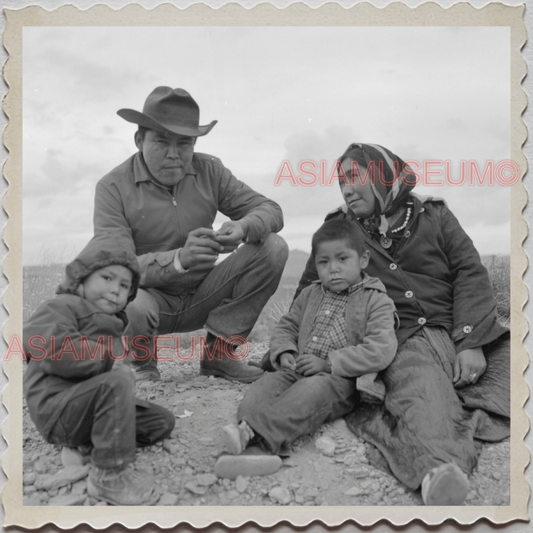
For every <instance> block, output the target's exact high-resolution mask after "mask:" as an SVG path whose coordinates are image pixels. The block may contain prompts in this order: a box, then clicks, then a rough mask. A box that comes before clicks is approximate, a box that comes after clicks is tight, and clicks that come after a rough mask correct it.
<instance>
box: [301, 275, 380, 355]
mask: <svg viewBox="0 0 533 533" xmlns="http://www.w3.org/2000/svg"><path fill="white" fill-rule="evenodd" d="M368 279H369V277H368V275H367V274H366V272H365V273H363V279H362V280H361V281H360V282H359V283H356V284H355V285H352V286H351V287H348V288H347V289H345V290H343V291H341V292H339V293H337V292H332V291H330V290H328V289H325V288H324V287H322V290H323V291H324V300H323V301H322V303H321V304H320V307H319V309H318V312H317V314H316V317H315V321H314V323H313V329H312V330H311V334H310V336H309V340H308V341H307V344H306V346H305V350H304V353H307V354H310V355H316V356H317V357H320V358H321V359H326V360H327V359H328V356H329V353H330V352H331V351H333V350H338V349H340V348H345V347H346V346H348V336H347V334H346V318H345V311H346V304H347V303H348V295H350V294H351V293H352V292H354V291H356V290H357V289H359V288H360V287H361V286H362V285H363V284H364V283H366V282H367V281H368Z"/></svg>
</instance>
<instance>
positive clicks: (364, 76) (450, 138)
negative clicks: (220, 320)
mask: <svg viewBox="0 0 533 533" xmlns="http://www.w3.org/2000/svg"><path fill="white" fill-rule="evenodd" d="M23 46H24V48H23V261H24V264H27V265H28V264H42V263H47V262H67V261H70V260H71V259H73V258H74V257H75V255H76V254H77V253H78V252H79V251H81V249H82V248H83V247H84V246H85V244H86V243H87V242H88V241H89V239H90V238H91V236H92V231H93V229H92V213H93V203H94V189H95V186H96V183H97V182H98V180H99V179H100V178H101V177H103V176H104V175H105V174H107V173H108V172H109V171H110V170H112V169H113V168H114V167H115V166H117V165H119V164H120V163H122V162H123V161H124V160H125V159H127V158H128V157H129V156H130V155H132V154H133V153H135V150H136V148H135V145H134V142H133V136H134V133H135V129H136V127H135V125H133V124H130V123H128V122H126V121H124V120H123V119H121V118H120V117H119V116H118V115H117V114H116V112H117V110H119V109H121V108H131V109H136V110H142V107H143V104H144V101H145V99H146V97H147V96H148V94H149V93H150V92H151V91H152V90H153V89H154V88H155V87H157V86H159V85H166V86H171V87H182V88H184V89H186V90H187V91H189V92H190V93H191V94H192V96H193V97H194V99H195V100H196V101H197V103H198V104H199V106H200V123H201V124H208V123H210V122H211V121H212V120H218V123H217V125H216V126H215V127H214V128H213V130H212V131H211V132H210V133H209V134H208V135H207V136H205V137H201V138H199V139H198V142H197V144H196V150H197V151H199V152H204V153H208V154H212V155H215V156H217V157H219V158H220V159H221V160H222V162H223V163H224V165H225V166H226V167H228V168H229V169H230V170H231V171H232V172H233V174H234V175H235V176H236V177H237V178H239V179H240V180H242V181H244V182H246V183H247V184H249V185H250V186H251V187H252V188H254V189H255V190H257V191H259V192H261V193H263V194H265V195H266V196H268V197H270V198H272V199H273V200H275V201H277V202H278V203H279V204H280V205H281V207H282V209H283V212H284V215H285V227H284V229H283V231H282V232H281V235H282V236H283V237H284V238H285V240H286V241H287V242H288V244H289V247H290V248H291V249H299V250H303V251H309V250H310V242H311V236H312V234H313V232H314V231H315V230H316V229H317V228H318V227H319V226H320V224H321V222H322V221H323V218H324V216H325V215H326V214H327V213H328V212H329V211H331V210H333V209H335V208H336V207H338V206H339V205H340V204H341V203H342V197H341V195H340V191H339V187H338V185H337V184H336V183H333V184H332V185H329V186H327V185H320V184H316V185H313V186H309V187H304V186H301V185H298V186H294V185H293V184H291V180H290V179H280V170H281V169H282V167H283V166H284V162H288V164H289V165H290V168H291V169H293V171H294V174H295V175H299V174H300V172H299V171H298V164H299V163H300V162H302V161H306V160H309V161H313V162H314V164H315V165H316V166H317V167H318V168H320V165H321V162H323V163H322V165H323V167H324V168H325V169H326V178H327V177H329V175H330V173H331V170H332V168H333V163H334V161H335V160H336V159H337V158H338V157H339V156H340V155H341V154H342V153H343V152H344V150H345V148H346V147H347V146H348V145H349V144H350V143H352V142H364V143H377V144H381V145H383V146H385V147H387V148H388V149H390V150H391V151H393V152H394V153H396V154H397V155H398V156H400V157H401V158H403V159H404V160H411V161H416V162H418V163H419V164H420V165H422V164H423V162H424V161H426V162H427V161H449V162H450V163H449V164H450V169H451V172H450V174H449V176H450V177H451V178H452V179H453V180H455V181H457V180H459V179H460V177H461V174H460V167H459V164H460V161H461V160H464V161H474V162H475V164H476V165H477V168H479V169H480V170H481V172H482V171H483V170H484V169H485V167H486V165H487V163H488V162H490V161H492V162H494V165H496V164H497V163H498V162H500V161H503V160H506V159H509V157H510V60H509V56H510V32H509V28H505V27H449V28H447V27H431V28H424V27H131V28H130V27H48V28H47V27H25V28H24V35H23ZM284 168H285V169H287V168H288V167H287V165H285V167H284ZM431 168H432V169H433V170H437V171H438V170H440V171H441V172H442V175H441V176H436V177H434V178H433V179H434V180H441V181H444V182H445V181H446V175H445V174H444V170H445V165H444V163H436V164H433V166H432V167H431ZM284 175H287V173H286V172H284ZM317 177H318V178H320V173H319V174H318V176H317ZM276 182H278V184H276ZM415 192H418V193H419V194H421V195H432V196H438V197H443V198H444V199H445V200H446V201H447V203H448V205H449V207H450V209H451V210H452V211H453V212H454V214H455V215H456V216H457V218H458V219H459V221H460V222H461V224H462V225H463V227H464V229H465V230H466V232H467V233H468V234H469V235H470V237H471V238H472V239H473V241H474V243H475V245H476V247H477V248H478V250H479V252H480V253H481V254H482V255H488V254H509V251H510V189H509V187H504V186H500V185H498V184H495V185H493V186H488V185H484V186H480V185H476V186H469V185H467V184H465V185H463V186H460V187H452V186H449V185H446V184H445V185H444V186H440V187H427V186H421V185H419V186H417V187H416V188H415ZM222 221H223V217H219V218H217V220H216V221H215V227H217V226H219V225H220V224H221V223H222Z"/></svg>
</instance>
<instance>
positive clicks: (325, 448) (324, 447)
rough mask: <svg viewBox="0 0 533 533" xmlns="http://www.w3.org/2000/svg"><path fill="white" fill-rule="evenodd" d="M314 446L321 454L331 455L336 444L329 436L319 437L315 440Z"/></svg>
mask: <svg viewBox="0 0 533 533" xmlns="http://www.w3.org/2000/svg"><path fill="white" fill-rule="evenodd" d="M315 447H316V449H317V450H318V451H319V452H320V453H321V454H323V455H326V456H328V457H333V455H334V454H335V448H336V447H337V444H336V443H335V441H334V440H333V439H330V438H329V437H319V438H318V439H316V440H315Z"/></svg>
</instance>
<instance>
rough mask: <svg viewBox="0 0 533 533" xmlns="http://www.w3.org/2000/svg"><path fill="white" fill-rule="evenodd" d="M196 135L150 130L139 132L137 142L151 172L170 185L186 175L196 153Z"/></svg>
mask: <svg viewBox="0 0 533 533" xmlns="http://www.w3.org/2000/svg"><path fill="white" fill-rule="evenodd" d="M195 142H196V138H195V137H187V136H185V135H178V134H175V133H166V134H165V133H159V132H158V131H154V130H148V131H146V132H145V134H144V138H143V137H142V135H141V134H140V133H139V132H137V134H136V135H135V143H136V144H137V148H139V150H140V151H141V152H142V154H143V157H144V162H145V163H146V166H147V167H148V170H149V171H150V174H152V176H153V177H154V178H155V179H156V180H157V181H159V182H160V183H162V184H163V185H166V186H168V187H170V186H172V185H176V183H178V181H180V180H181V178H183V176H185V173H186V171H187V169H188V168H189V165H190V164H191V161H192V156H193V154H194V143H195Z"/></svg>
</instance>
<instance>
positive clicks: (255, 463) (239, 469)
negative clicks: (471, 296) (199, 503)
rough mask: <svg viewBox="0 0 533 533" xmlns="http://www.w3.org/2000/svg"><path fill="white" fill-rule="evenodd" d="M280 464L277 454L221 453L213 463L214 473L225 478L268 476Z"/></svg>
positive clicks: (277, 468) (278, 467)
mask: <svg viewBox="0 0 533 533" xmlns="http://www.w3.org/2000/svg"><path fill="white" fill-rule="evenodd" d="M248 450H250V448H248ZM262 453H263V454H264V452H262ZM281 465H282V461H281V457H279V456H277V455H252V454H242V455H221V456H220V457H219V458H218V459H217V462H216V463H215V474H216V475H217V476H218V477H221V478H226V479H236V478H237V476H268V475H269V474H274V473H275V472H277V471H278V470H279V469H280V468H281Z"/></svg>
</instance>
